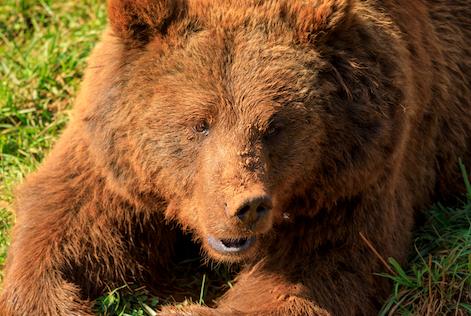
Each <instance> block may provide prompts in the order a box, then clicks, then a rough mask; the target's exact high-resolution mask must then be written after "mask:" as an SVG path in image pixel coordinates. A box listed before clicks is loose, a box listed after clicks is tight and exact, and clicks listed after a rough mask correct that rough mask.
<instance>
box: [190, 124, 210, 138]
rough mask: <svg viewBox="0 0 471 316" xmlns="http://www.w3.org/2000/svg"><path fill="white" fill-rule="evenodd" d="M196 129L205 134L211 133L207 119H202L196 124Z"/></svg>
mask: <svg viewBox="0 0 471 316" xmlns="http://www.w3.org/2000/svg"><path fill="white" fill-rule="evenodd" d="M193 129H194V131H195V132H197V133H200V134H203V135H204V136H207V135H208V134H209V124H208V122H207V121H200V122H198V123H197V124H196V125H195V126H194V128H193Z"/></svg>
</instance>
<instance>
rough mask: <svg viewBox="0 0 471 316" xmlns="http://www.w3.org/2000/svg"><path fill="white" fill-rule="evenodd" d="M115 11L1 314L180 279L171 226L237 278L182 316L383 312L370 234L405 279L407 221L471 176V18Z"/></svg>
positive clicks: (36, 180) (33, 214)
mask: <svg viewBox="0 0 471 316" xmlns="http://www.w3.org/2000/svg"><path fill="white" fill-rule="evenodd" d="M108 9H109V18H110V27H109V28H108V30H107V31H106V32H105V34H104V36H103V38H102V40H101V42H100V43H99V44H98V46H97V47H96V49H95V51H94V53H93V54H92V56H91V58H90V61H89V67H88V70H87V72H86V76H85V79H84V83H83V86H82V89H81V93H80V95H79V97H78V100H77V103H76V106H75V112H74V117H73V119H72V121H71V122H70V124H69V126H68V128H67V130H66V131H65V132H64V134H63V135H62V137H61V139H60V141H59V142H58V144H57V145H56V146H55V148H54V150H53V151H52V152H51V154H50V155H49V158H48V159H47V160H46V161H45V162H44V164H43V165H42V166H41V167H40V168H39V170H38V171H37V172H35V173H34V174H32V175H30V176H29V177H28V178H27V180H26V181H25V183H24V184H23V185H22V186H21V187H20V188H19V190H18V192H17V200H16V210H17V223H16V226H15V229H14V236H13V243H12V245H11V248H10V252H9V257H8V264H7V267H6V277H5V282H4V290H3V293H2V295H1V299H0V311H1V315H4V316H10V315H50V316H53V315H67V316H79V315H80V316H84V315H92V310H91V303H90V300H91V299H92V298H93V297H95V296H96V295H98V294H100V293H102V291H104V290H105V288H106V286H111V287H112V286H116V285H120V284H122V283H123V282H125V281H137V282H144V281H147V282H153V281H152V280H158V279H159V275H162V274H166V273H169V272H168V269H169V267H168V264H169V262H170V261H169V260H170V258H171V257H172V256H173V255H174V254H176V253H178V252H179V251H181V249H177V248H176V247H174V245H175V240H176V237H175V236H176V229H175V223H178V224H179V225H180V227H181V228H182V229H183V230H187V231H191V232H193V234H194V236H195V240H196V241H197V242H198V243H200V245H201V248H202V250H203V251H204V252H205V253H206V255H207V256H208V257H210V258H213V259H214V260H216V261H218V262H227V263H235V262H240V263H241V265H242V270H241V272H240V275H239V276H238V278H237V282H236V284H235V286H234V287H233V288H232V289H230V290H229V291H228V292H227V293H226V294H225V295H224V296H223V297H221V298H220V299H219V300H218V304H217V306H215V307H214V308H209V307H200V306H196V305H194V306H193V305H191V306H187V307H184V309H183V310H181V311H180V312H181V313H186V314H185V315H189V314H191V315H288V314H290V315H374V314H375V313H376V312H377V311H378V309H379V308H380V306H381V304H382V302H383V300H384V299H385V297H386V296H387V293H388V291H389V285H388V282H387V281H386V280H385V279H383V278H379V277H376V276H375V275H374V273H375V272H382V271H383V270H384V267H383V266H382V265H381V262H380V260H379V259H378V258H377V257H376V256H375V254H374V253H373V252H372V251H371V249H370V248H369V247H368V246H367V243H365V241H364V239H363V238H362V237H361V236H363V237H364V238H365V239H367V240H368V241H369V243H370V244H371V245H373V247H374V248H375V249H376V250H377V251H378V252H379V253H380V255H381V256H382V257H384V258H387V257H394V258H396V259H397V260H399V261H400V262H403V261H404V260H405V258H406V256H407V253H408V247H409V244H410V241H411V230H412V228H413V225H414V214H415V213H416V211H417V210H419V209H422V208H424V207H425V206H427V205H429V204H430V202H431V201H432V200H433V199H435V198H447V197H449V196H450V194H451V193H455V194H456V193H457V192H459V190H460V187H459V183H460V182H461V180H460V176H459V173H458V159H459V158H460V157H461V158H463V159H464V162H465V164H467V166H468V169H469V167H471V166H470V165H469V160H468V159H469V157H471V156H470V150H471V143H470V137H469V136H470V135H471V134H470V132H471V131H470V129H471V107H470V106H471V104H470V100H471V83H470V80H471V77H470V74H471V63H470V56H471V50H470V47H471V46H470V45H469V43H471V26H470V23H471V6H470V5H469V1H466V0H452V1H444V0H429V1H409V0H399V1H389V0H385V1H374V0H371V1H361V0H351V1H349V0H312V1H285V0H280V1H270V0H266V1H263V0H241V1H229V0H224V1H209V0H200V1H197V0H178V1H170V0H135V1H131V0H110V1H109V6H108ZM255 200H256V201H263V204H260V205H262V206H263V207H262V208H261V209H262V210H263V211H264V212H260V214H262V213H263V214H262V215H260V214H258V213H259V210H260V205H258V204H257V205H256V206H253V205H254V203H255V202H253V201H255ZM246 201H251V202H250V203H251V204H250V203H249V204H250V206H251V207H252V206H253V208H254V209H252V208H251V209H249V210H248V211H247V212H248V215H247V216H246V217H243V216H241V214H242V213H241V205H244V203H246ZM257 203H258V202H257ZM260 203H262V202H260ZM255 213H257V216H255V215H254V214H255ZM259 215H260V216H259ZM211 236H212V237H215V238H219V239H240V238H245V237H253V236H256V237H257V239H256V240H255V242H254V244H253V245H252V246H251V247H249V248H248V249H247V250H246V251H242V252H240V253H237V254H230V253H224V252H220V251H217V250H215V249H214V247H212V246H211V244H210V243H209V242H208V240H209V239H208V238H210V237H211ZM153 285H154V286H155V287H156V288H158V286H159V285H158V282H157V281H155V282H154V284H153ZM172 312H174V313H177V309H175V308H174V307H171V306H170V307H166V308H164V309H163V310H162V311H161V313H162V314H164V315H165V314H169V313H172Z"/></svg>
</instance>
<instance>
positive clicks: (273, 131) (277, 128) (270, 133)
mask: <svg viewBox="0 0 471 316" xmlns="http://www.w3.org/2000/svg"><path fill="white" fill-rule="evenodd" d="M281 130H282V126H281V125H280V124H272V125H270V126H269V127H268V129H267V130H266V131H265V134H264V135H263V138H264V139H265V140H269V139H272V138H274V137H275V136H277V135H278V134H280V132H281Z"/></svg>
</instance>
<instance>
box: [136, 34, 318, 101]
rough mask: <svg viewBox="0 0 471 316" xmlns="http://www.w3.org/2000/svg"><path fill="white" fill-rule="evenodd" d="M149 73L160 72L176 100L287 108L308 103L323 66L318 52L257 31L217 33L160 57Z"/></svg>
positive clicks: (157, 74)
mask: <svg viewBox="0 0 471 316" xmlns="http://www.w3.org/2000/svg"><path fill="white" fill-rule="evenodd" d="M149 54H150V55H151V56H152V50H150V51H149ZM145 68H146V69H149V68H153V69H154V71H155V74H154V75H153V77H154V78H155V80H156V81H157V82H156V86H157V87H158V88H160V89H159V90H161V91H162V90H164V91H165V92H166V94H168V95H169V97H170V96H171V97H170V98H172V99H174V98H175V97H176V98H184V97H188V96H191V98H190V99H195V98H200V99H201V100H203V101H202V102H204V103H206V104H209V103H210V102H208V101H209V100H210V99H211V98H212V99H216V98H217V99H220V98H221V95H223V96H224V99H225V100H230V102H231V103H235V104H242V103H245V104H247V103H251V104H260V103H270V102H273V103H286V102H287V101H296V98H303V97H305V94H306V93H307V91H308V90H310V89H309V87H311V86H312V84H313V82H314V81H315V80H316V77H317V74H318V72H319V71H320V69H321V68H322V61H321V59H320V58H319V56H318V54H317V53H316V51H315V50H307V49H300V48H297V47H294V46H293V45H291V44H290V43H289V42H286V41H285V39H277V38H274V37H273V38H272V37H271V36H270V35H267V34H265V33H263V32H258V31H257V30H246V29H240V30H235V31H226V30H225V29H221V28H218V29H216V28H214V29H206V30H201V31H200V32H198V33H195V34H193V35H192V36H191V38H189V39H188V40H187V41H186V42H185V43H184V44H183V45H181V46H180V47H177V48H175V49H172V50H169V51H167V53H166V54H165V55H164V56H155V61H154V63H153V64H152V65H151V66H150V67H145ZM288 99H289V100H288ZM242 101H243V102H242ZM214 102H216V101H213V103H214ZM217 102H220V101H219V100H218V101H217ZM228 102H229V101H228Z"/></svg>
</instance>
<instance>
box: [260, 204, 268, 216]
mask: <svg viewBox="0 0 471 316" xmlns="http://www.w3.org/2000/svg"><path fill="white" fill-rule="evenodd" d="M267 211H268V207H267V206H266V205H264V204H260V205H259V206H258V207H257V214H262V213H265V212H267Z"/></svg>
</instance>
